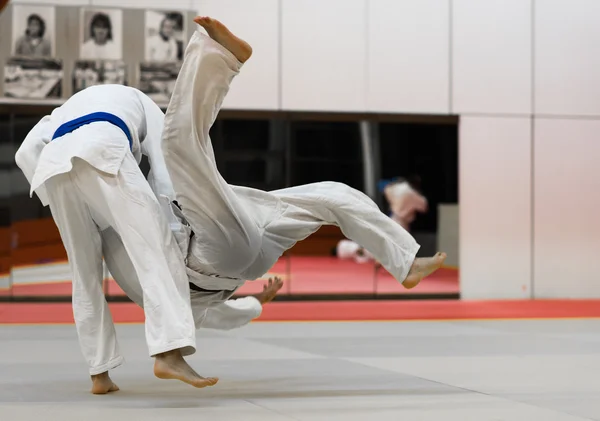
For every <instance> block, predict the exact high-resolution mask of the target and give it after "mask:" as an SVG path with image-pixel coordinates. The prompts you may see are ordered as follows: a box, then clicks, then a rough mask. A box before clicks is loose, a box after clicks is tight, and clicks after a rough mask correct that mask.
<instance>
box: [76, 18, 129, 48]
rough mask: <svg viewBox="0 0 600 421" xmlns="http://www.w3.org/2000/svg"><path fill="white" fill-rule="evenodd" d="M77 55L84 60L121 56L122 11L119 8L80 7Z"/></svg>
mask: <svg viewBox="0 0 600 421" xmlns="http://www.w3.org/2000/svg"><path fill="white" fill-rule="evenodd" d="M80 26H81V36H80V44H81V46H80V54H79V57H80V58H81V59H84V60H121V59H122V58H123V12H122V11H121V10H119V9H81V25H80Z"/></svg>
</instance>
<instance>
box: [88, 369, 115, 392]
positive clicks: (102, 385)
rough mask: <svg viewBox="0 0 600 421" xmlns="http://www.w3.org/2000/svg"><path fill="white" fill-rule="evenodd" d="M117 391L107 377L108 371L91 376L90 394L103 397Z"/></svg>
mask: <svg viewBox="0 0 600 421" xmlns="http://www.w3.org/2000/svg"><path fill="white" fill-rule="evenodd" d="M117 390H119V386H117V385H116V384H115V383H114V382H113V381H112V379H111V378H110V376H109V375H108V371H105V372H104V373H100V374H96V375H92V393H93V394H94V395H105V394H107V393H110V392H116V391H117Z"/></svg>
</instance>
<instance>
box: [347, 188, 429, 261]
mask: <svg viewBox="0 0 600 421" xmlns="http://www.w3.org/2000/svg"><path fill="white" fill-rule="evenodd" d="M385 197H386V199H387V201H388V202H389V204H390V208H391V210H392V215H391V216H390V217H391V218H392V220H393V221H394V222H396V223H398V224H400V226H402V228H404V229H405V230H407V231H408V230H409V229H410V224H411V223H412V222H413V221H414V220H415V217H416V214H417V212H426V211H427V199H425V197H423V196H421V195H420V194H419V193H417V192H416V191H415V190H414V189H413V188H412V187H411V186H410V184H409V183H408V182H406V181H403V182H401V183H392V184H391V185H389V186H387V187H386V188H385ZM361 249H362V247H361V246H360V245H359V244H358V243H356V242H354V241H350V240H340V241H339V243H338V244H337V247H336V254H337V256H338V257H339V258H340V259H352V260H354V261H355V262H356V263H367V262H371V261H373V260H375V257H374V256H373V255H372V254H371V253H369V252H368V251H366V250H363V252H362V253H360V250H361Z"/></svg>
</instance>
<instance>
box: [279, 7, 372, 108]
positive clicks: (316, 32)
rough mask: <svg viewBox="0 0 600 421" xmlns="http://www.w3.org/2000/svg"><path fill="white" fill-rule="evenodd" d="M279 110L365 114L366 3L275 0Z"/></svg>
mask: <svg viewBox="0 0 600 421" xmlns="http://www.w3.org/2000/svg"><path fill="white" fill-rule="evenodd" d="M281 6H282V10H281V72H282V73H281V77H282V80H281V96H282V102H281V105H282V108H283V109H284V110H310V111H366V71H367V62H366V50H367V25H366V22H367V21H366V17H367V14H366V11H367V1H366V0H301V1H299V0H281Z"/></svg>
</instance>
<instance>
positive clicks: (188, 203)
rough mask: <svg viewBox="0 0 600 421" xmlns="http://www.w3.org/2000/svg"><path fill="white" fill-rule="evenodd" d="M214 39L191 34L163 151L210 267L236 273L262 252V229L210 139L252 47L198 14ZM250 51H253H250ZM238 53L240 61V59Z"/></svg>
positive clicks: (205, 264) (167, 121) (167, 120)
mask: <svg viewBox="0 0 600 421" xmlns="http://www.w3.org/2000/svg"><path fill="white" fill-rule="evenodd" d="M196 21H197V22H199V23H201V24H202V25H203V26H204V27H205V28H206V29H207V32H209V34H211V36H212V37H214V39H213V38H211V37H209V36H206V35H203V34H201V33H199V32H196V33H194V35H193V36H192V38H191V40H190V42H189V44H188V46H187V49H186V52H185V57H184V61H183V65H182V68H181V71H180V73H179V76H178V78H177V82H176V84H175V88H174V91H173V94H172V96H171V101H170V103H169V107H168V109H167V113H166V115H165V125H164V130H163V138H162V149H163V153H164V157H165V163H166V166H167V168H168V170H169V174H170V176H171V179H172V182H173V187H174V190H175V193H176V198H177V201H178V202H179V204H180V205H181V207H182V212H183V214H184V215H185V217H186V218H187V220H188V222H189V223H190V225H191V226H192V228H193V229H194V231H195V233H196V235H195V237H194V240H193V241H197V242H199V243H201V248H202V253H199V254H198V256H199V258H201V259H202V261H201V262H200V263H201V264H202V266H203V267H204V268H205V271H206V270H208V271H212V272H214V273H219V274H220V275H222V276H232V277H234V276H236V275H238V274H239V273H241V272H242V271H243V270H244V269H245V268H246V267H247V266H248V265H249V264H251V262H252V261H254V259H255V258H256V256H257V253H258V250H260V245H261V232H260V230H259V229H258V227H257V225H256V222H255V221H254V219H253V216H252V215H250V214H249V212H248V210H247V209H246V208H245V207H244V205H243V204H242V203H240V201H239V200H238V198H237V197H236V196H235V194H234V192H233V191H232V188H231V187H230V186H229V185H228V184H227V182H226V181H225V180H224V179H223V177H222V176H221V174H220V173H219V171H218V169H217V166H216V163H215V158H214V152H213V148H212V144H211V140H210V137H209V130H210V127H211V126H212V124H213V122H214V120H215V118H216V116H217V114H218V112H219V110H220V108H221V104H222V103H223V100H224V98H225V95H226V94H227V92H228V91H229V86H230V84H231V82H232V80H233V78H234V77H235V76H236V75H237V74H238V73H239V70H240V68H241V66H242V63H241V60H240V59H245V58H247V57H249V53H247V54H246V55H245V56H244V57H242V56H241V53H240V51H242V50H244V49H246V46H247V49H249V46H248V45H247V44H246V43H244V42H243V41H241V40H239V39H238V38H237V37H235V36H233V35H232V34H231V32H229V31H228V30H227V28H225V27H224V26H223V25H222V24H220V23H218V22H217V21H214V20H210V19H208V18H198V19H197V20H196ZM249 51H251V50H249ZM236 54H238V55H239V56H240V59H238V58H236Z"/></svg>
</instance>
